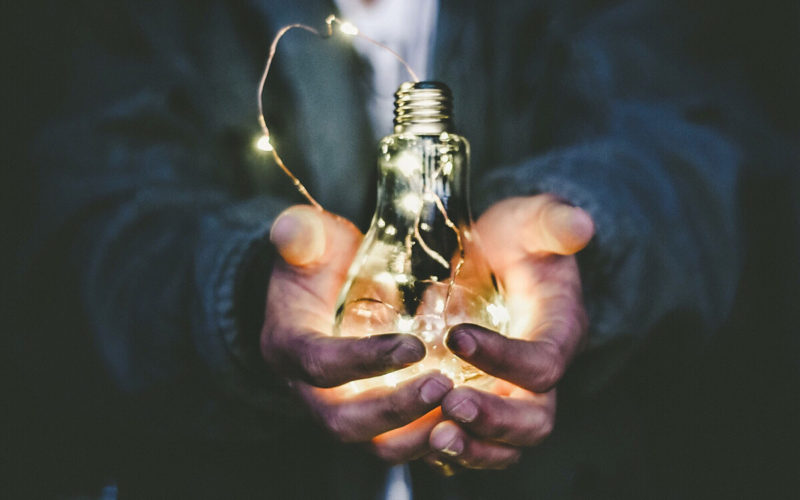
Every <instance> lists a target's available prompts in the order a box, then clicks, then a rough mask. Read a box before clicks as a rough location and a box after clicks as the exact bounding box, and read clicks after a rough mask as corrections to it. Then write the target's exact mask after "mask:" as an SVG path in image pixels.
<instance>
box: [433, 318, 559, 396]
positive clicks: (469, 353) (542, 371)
mask: <svg viewBox="0 0 800 500" xmlns="http://www.w3.org/2000/svg"><path fill="white" fill-rule="evenodd" d="M552 328H570V327H569V325H567V324H562V323H553V324H552ZM552 338H571V337H570V335H568V334H562V333H553V334H549V333H548V334H542V335H539V336H538V339H537V340H520V339H514V338H508V337H505V336H503V335H500V334H499V333H496V332H493V331H491V330H488V329H486V328H483V327H480V326H478V325H472V324H462V325H457V326H454V327H453V328H451V329H450V331H449V332H448V334H447V338H446V339H445V343H446V344H447V347H448V348H449V349H450V350H451V351H453V353H455V354H456V355H457V356H459V357H460V358H462V359H464V360H466V361H468V362H469V363H470V364H472V365H475V366H476V367H478V368H480V369H481V370H483V371H485V372H486V373H489V374H490V375H494V376H495V377H498V378H501V379H503V380H507V381H509V382H511V383H513V384H515V385H517V386H519V387H522V388H524V389H527V390H529V391H533V392H547V391H549V390H550V389H552V388H553V386H555V384H556V383H557V382H558V381H559V380H560V379H561V377H562V375H563V374H564V370H565V369H566V365H567V362H568V361H569V360H568V356H567V353H565V352H563V350H562V349H561V348H560V347H559V346H558V344H556V342H555V341H553V340H551V339H552ZM570 345H571V344H570Z"/></svg>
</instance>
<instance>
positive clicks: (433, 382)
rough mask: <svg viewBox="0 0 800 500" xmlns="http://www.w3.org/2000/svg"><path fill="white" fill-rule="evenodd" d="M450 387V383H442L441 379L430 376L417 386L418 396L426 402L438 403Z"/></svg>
mask: <svg viewBox="0 0 800 500" xmlns="http://www.w3.org/2000/svg"><path fill="white" fill-rule="evenodd" d="M448 382H449V381H448ZM452 388H453V384H452V383H450V384H444V383H443V382H442V381H441V380H439V379H435V378H432V379H430V380H428V381H427V382H425V383H424V384H422V387H420V388H419V397H420V399H422V401H423V402H425V403H426V404H433V403H438V402H439V401H441V400H442V398H443V397H444V395H445V394H447V393H448V391H450V389H452Z"/></svg>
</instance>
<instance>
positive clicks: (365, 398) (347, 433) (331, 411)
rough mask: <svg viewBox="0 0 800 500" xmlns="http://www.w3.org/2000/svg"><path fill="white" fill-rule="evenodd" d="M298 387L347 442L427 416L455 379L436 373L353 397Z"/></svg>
mask: <svg viewBox="0 0 800 500" xmlns="http://www.w3.org/2000/svg"><path fill="white" fill-rule="evenodd" d="M297 387H298V390H299V391H300V394H301V395H302V396H303V397H304V398H305V399H306V402H307V403H309V405H310V406H311V407H312V408H313V409H314V410H315V412H316V413H317V415H318V416H319V418H320V419H321V421H322V423H323V425H324V426H325V427H326V428H327V429H328V430H329V431H330V432H331V434H333V435H334V436H335V437H337V438H338V439H340V440H341V441H343V442H347V443H360V442H366V441H369V440H371V439H372V438H374V437H375V436H377V435H378V434H382V433H384V432H387V431H390V430H392V429H396V428H398V427H403V426H404V425H406V424H408V423H410V422H412V421H414V420H416V419H417V418H419V417H421V416H422V415H425V414H426V413H428V412H429V411H430V410H432V409H433V408H435V407H436V406H438V405H439V403H440V402H441V400H442V398H443V397H444V395H445V394H447V392H448V391H450V389H452V387H453V382H452V381H450V379H448V378H447V377H445V376H444V375H442V374H441V373H438V372H433V373H428V374H425V375H421V376H419V377H416V378H414V379H411V380H409V381H407V382H404V383H403V384H401V385H399V386H397V387H382V388H378V389H373V390H370V391H367V392H364V393H361V394H358V395H356V396H354V397H350V398H343V397H342V396H341V395H340V394H338V393H336V391H334V392H329V391H330V390H325V389H318V388H315V387H311V386H308V385H305V384H298V386H297Z"/></svg>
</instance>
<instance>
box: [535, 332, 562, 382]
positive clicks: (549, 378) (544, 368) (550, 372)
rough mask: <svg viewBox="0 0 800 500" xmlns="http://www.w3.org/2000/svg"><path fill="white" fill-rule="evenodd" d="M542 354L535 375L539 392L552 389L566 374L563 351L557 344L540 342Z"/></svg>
mask: <svg viewBox="0 0 800 500" xmlns="http://www.w3.org/2000/svg"><path fill="white" fill-rule="evenodd" d="M540 347H541V354H540V358H539V361H538V366H537V370H536V371H537V373H536V374H535V375H534V377H533V387H534V388H535V389H537V390H538V391H539V392H546V391H548V390H550V389H552V388H553V387H554V386H555V385H556V383H558V381H559V380H561V377H562V376H563V375H564V363H563V356H562V354H561V351H560V350H559V349H558V347H557V346H556V345H555V344H551V343H545V342H542V343H540Z"/></svg>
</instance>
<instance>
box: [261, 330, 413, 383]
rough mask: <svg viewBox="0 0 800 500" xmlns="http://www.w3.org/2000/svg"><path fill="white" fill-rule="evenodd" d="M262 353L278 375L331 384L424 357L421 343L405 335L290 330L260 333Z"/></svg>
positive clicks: (370, 374)
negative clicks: (337, 334)
mask: <svg viewBox="0 0 800 500" xmlns="http://www.w3.org/2000/svg"><path fill="white" fill-rule="evenodd" d="M262 352H263V355H264V357H265V359H267V361H268V362H269V364H270V365H271V366H272V367H273V369H275V370H276V371H277V372H278V373H280V374H281V375H284V376H286V377H288V378H292V379H299V380H303V381H305V382H308V383H309V384H311V385H314V386H317V387H334V386H337V385H341V384H344V383H346V382H350V381H351V380H357V379H363V378H370V377H375V376H377V375H383V374H384V373H387V372H390V371H394V370H397V369H400V368H404V367H406V366H408V365H410V364H412V363H416V362H417V361H420V360H421V359H422V358H424V357H425V345H424V344H423V343H422V342H421V341H420V340H419V339H418V338H417V337H414V336H413V335H407V334H393V333H390V334H385V335H373V336H369V337H360V338H354V337H330V336H326V335H318V334H314V333H305V334H298V333H294V334H289V335H287V334H281V335H264V336H262Z"/></svg>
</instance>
